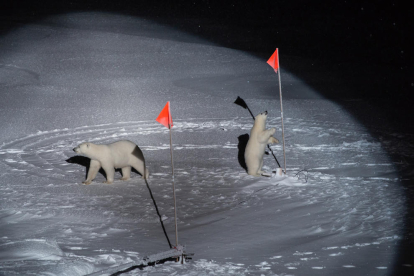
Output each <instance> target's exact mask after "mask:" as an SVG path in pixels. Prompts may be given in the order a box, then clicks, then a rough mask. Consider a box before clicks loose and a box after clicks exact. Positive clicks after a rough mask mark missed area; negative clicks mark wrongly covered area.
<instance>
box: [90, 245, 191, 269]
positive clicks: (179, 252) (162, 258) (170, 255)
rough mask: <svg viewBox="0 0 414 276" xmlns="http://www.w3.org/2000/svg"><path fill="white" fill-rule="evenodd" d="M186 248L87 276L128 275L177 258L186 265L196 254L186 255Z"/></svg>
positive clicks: (175, 248) (179, 246)
mask: <svg viewBox="0 0 414 276" xmlns="http://www.w3.org/2000/svg"><path fill="white" fill-rule="evenodd" d="M184 249H185V248H184V246H182V245H177V246H176V247H174V248H172V249H170V250H168V251H165V252H161V253H157V254H153V255H149V256H147V257H145V258H144V259H142V260H139V261H138V262H130V263H126V264H123V265H120V266H115V267H109V268H108V269H105V270H101V271H98V272H94V273H92V274H88V275H87V276H98V275H102V274H110V275H111V276H116V275H121V274H124V273H128V272H129V271H132V270H134V269H141V270H142V269H143V268H144V267H146V266H151V265H155V264H157V263H163V262H165V261H170V260H174V259H177V258H180V259H181V262H182V263H184V262H185V260H187V259H191V258H190V257H189V256H192V255H194V254H192V253H185V251H184Z"/></svg>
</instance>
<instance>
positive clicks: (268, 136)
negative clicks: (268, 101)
mask: <svg viewBox="0 0 414 276" xmlns="http://www.w3.org/2000/svg"><path fill="white" fill-rule="evenodd" d="M266 119H267V111H265V112H262V113H260V114H259V115H257V116H256V117H255V119H254V124H253V127H252V130H251V131H250V137H249V141H248V142H247V145H246V151H245V152H244V160H245V161H246V166H247V173H248V174H249V175H253V176H261V175H262V174H263V173H264V172H263V171H262V167H263V155H264V153H265V149H266V145H267V144H275V143H279V141H278V140H277V139H276V138H275V137H273V136H272V135H273V134H274V133H275V132H276V129H275V128H271V129H266Z"/></svg>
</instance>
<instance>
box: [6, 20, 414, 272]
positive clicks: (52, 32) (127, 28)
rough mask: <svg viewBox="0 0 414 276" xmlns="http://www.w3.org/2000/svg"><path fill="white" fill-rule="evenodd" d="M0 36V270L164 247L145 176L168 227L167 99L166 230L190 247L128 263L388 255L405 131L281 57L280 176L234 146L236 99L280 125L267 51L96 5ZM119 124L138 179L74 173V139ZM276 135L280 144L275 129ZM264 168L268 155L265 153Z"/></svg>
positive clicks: (316, 268)
mask: <svg viewBox="0 0 414 276" xmlns="http://www.w3.org/2000/svg"><path fill="white" fill-rule="evenodd" d="M0 52H1V54H0V89H1V90H0V91H1V95H2V100H1V102H0V113H1V118H2V120H1V123H0V124H1V129H2V131H1V133H0V175H1V178H0V190H1V191H0V208H1V209H0V274H2V275H86V274H89V273H92V272H94V271H99V270H102V269H105V268H108V267H111V266H116V265H121V264H124V263H128V262H132V261H137V260H139V259H141V258H143V257H145V256H147V255H150V254H154V253H157V252H162V251H165V250H168V249H169V246H168V241H167V238H166V237H165V235H164V233H163V230H162V227H161V224H160V218H159V217H158V215H157V213H156V210H155V206H154V203H153V200H152V199H151V196H150V191H149V188H150V189H151V192H152V194H153V195H154V199H155V202H156V204H157V207H158V209H159V211H160V214H161V215H162V220H163V223H164V225H165V227H166V230H167V232H168V236H169V239H170V240H171V242H173V243H174V241H175V237H174V210H173V200H172V185H171V184H172V181H171V167H170V155H169V134H168V130H167V129H166V128H165V127H163V126H162V125H160V124H158V123H157V122H156V121H155V118H156V117H157V115H158V113H159V112H160V111H161V109H162V107H163V106H164V105H165V102H166V101H171V109H172V116H173V120H174V127H173V131H172V139H173V146H174V161H175V162H174V165H175V175H176V178H175V184H176V193H177V198H178V203H177V209H178V228H179V237H178V239H179V243H180V244H183V245H185V246H186V250H187V252H191V253H195V255H194V258H193V260H192V261H190V262H189V263H187V264H185V265H181V264H178V263H174V262H167V263H165V264H162V265H156V266H154V267H146V268H144V269H143V270H140V269H135V270H132V271H130V272H128V273H125V274H126V275H388V274H390V273H392V269H393V266H394V261H395V260H394V259H395V257H396V254H397V251H398V244H399V243H400V241H401V239H402V231H403V218H404V215H405V211H406V210H405V205H404V200H405V199H404V198H405V197H404V196H405V195H404V191H403V188H402V187H401V186H400V184H399V183H400V181H402V178H401V176H400V172H401V171H403V170H404V169H405V168H406V167H407V166H406V165H407V164H405V163H404V156H413V148H412V147H411V146H410V145H407V144H406V143H405V142H404V139H403V136H404V135H405V134H402V133H394V132H390V131H389V130H388V129H386V128H384V127H383V128H381V127H378V128H377V130H376V131H377V133H376V134H377V136H380V137H381V139H376V138H375V139H374V138H373V136H372V132H371V133H370V132H368V131H367V130H366V129H365V128H364V127H363V126H361V125H360V124H359V123H358V122H357V121H355V120H354V119H353V118H352V117H351V116H350V115H349V114H348V113H347V112H346V111H345V110H344V109H343V108H341V107H340V106H338V105H336V104H334V103H332V102H330V101H329V100H326V99H323V98H321V97H320V96H318V93H317V91H313V90H312V89H311V88H310V87H308V86H307V85H306V84H305V83H303V82H302V81H301V80H299V79H298V78H296V77H295V76H294V75H292V74H290V73H289V72H286V71H282V83H283V87H284V95H285V101H284V111H285V115H284V117H285V121H284V122H285V136H286V156H287V169H288V176H287V177H276V176H274V177H270V178H265V177H263V178H254V177H251V176H248V175H247V174H246V172H245V171H244V170H243V168H242V167H241V166H240V164H239V162H238V154H239V147H238V146H239V140H238V137H239V136H241V135H244V134H246V133H249V131H250V128H251V127H252V123H253V121H252V119H251V117H250V115H249V113H248V111H247V110H245V109H243V108H241V107H240V106H237V105H235V104H234V103H233V102H234V100H235V99H236V98H237V96H241V97H242V98H243V99H245V100H246V102H247V104H248V105H249V107H250V108H251V110H252V111H253V112H254V113H259V112H261V111H264V110H268V111H269V118H268V126H269V127H276V128H277V134H276V136H277V138H279V140H281V131H280V103H279V101H278V96H277V91H278V90H277V78H276V75H275V74H274V72H273V71H272V69H271V68H270V67H269V66H268V65H267V64H266V62H265V61H264V60H260V59H258V58H256V57H254V56H252V55H249V54H248V53H244V52H240V51H236V50H232V49H226V48H223V47H219V46H218V45H212V44H211V43H209V42H207V41H203V40H201V39H200V38H194V37H190V36H188V35H186V34H185V33H181V32H179V31H178V30H175V29H171V28H168V27H166V26H160V25H157V24H155V23H154V22H152V21H150V20H146V19H139V18H133V17H126V16H121V15H115V14H103V13H76V14H66V15H60V16H55V17H50V18H47V19H44V20H43V21H38V22H32V23H31V24H27V25H24V26H22V27H21V28H19V29H16V30H14V31H13V32H9V33H8V34H7V36H4V37H2V40H0ZM270 54H271V53H270ZM283 62H285V63H289V62H292V63H294V62H297V60H296V59H295V58H294V57H287V56H283ZM282 68H283V67H282ZM320 77H321V78H323V76H320ZM290 92H291V93H292V94H294V95H300V96H301V97H289V93H290ZM119 139H128V140H131V141H134V142H135V143H137V144H138V145H139V146H140V147H141V149H142V150H143V152H144V155H145V157H146V160H147V164H148V168H149V171H150V179H149V188H148V187H147V186H146V184H145V182H144V181H143V180H142V179H141V178H140V176H139V175H138V174H132V179H131V180H129V181H126V182H124V181H120V180H116V181H115V182H114V183H113V184H112V185H108V184H103V183H102V182H103V181H104V180H105V178H104V176H103V175H102V174H98V177H97V178H96V180H95V181H94V182H93V183H92V184H91V185H88V186H86V185H83V184H82V181H83V180H84V179H85V173H86V168H85V166H84V162H85V160H84V159H82V158H79V157H76V154H75V153H74V152H73V151H72V148H73V147H75V146H76V145H78V144H79V143H81V142H84V141H91V142H94V143H110V142H114V141H116V140H119ZM272 149H273V151H274V153H275V154H276V156H277V158H278V160H279V162H283V152H282V146H281V144H278V145H274V146H272ZM386 152H392V153H394V154H395V155H397V156H401V160H402V162H401V164H397V163H394V162H393V161H392V160H391V159H390V158H389V157H388V155H387V153H386ZM265 168H266V169H267V170H268V171H272V170H275V169H276V168H277V164H276V162H275V160H274V159H273V157H272V156H271V155H266V156H265ZM117 176H118V178H120V177H121V175H120V174H119V173H118V174H117ZM404 265H405V266H406V267H411V266H413V265H414V263H407V264H404Z"/></svg>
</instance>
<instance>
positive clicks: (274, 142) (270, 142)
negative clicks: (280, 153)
mask: <svg viewBox="0 0 414 276" xmlns="http://www.w3.org/2000/svg"><path fill="white" fill-rule="evenodd" d="M278 143H279V140H277V139H276V138H275V137H273V136H270V138H269V144H278Z"/></svg>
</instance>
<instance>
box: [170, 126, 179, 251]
mask: <svg viewBox="0 0 414 276" xmlns="http://www.w3.org/2000/svg"><path fill="white" fill-rule="evenodd" d="M168 128H169V129H170V152H171V169H172V184H173V197H174V221H175V246H178V228H177V200H176V198H175V181H174V158H173V149H172V134H171V124H170V123H168Z"/></svg>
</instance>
